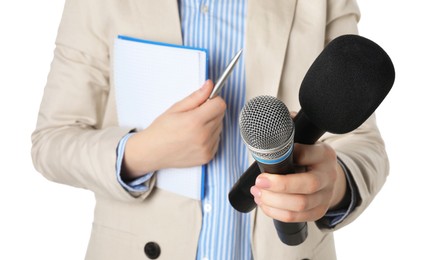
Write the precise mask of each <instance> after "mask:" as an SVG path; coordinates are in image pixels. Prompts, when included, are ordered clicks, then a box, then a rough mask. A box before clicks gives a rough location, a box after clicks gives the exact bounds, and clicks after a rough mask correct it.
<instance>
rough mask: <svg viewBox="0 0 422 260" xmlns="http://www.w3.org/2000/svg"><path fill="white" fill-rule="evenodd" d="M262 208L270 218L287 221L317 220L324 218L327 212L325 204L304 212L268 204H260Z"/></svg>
mask: <svg viewBox="0 0 422 260" xmlns="http://www.w3.org/2000/svg"><path fill="white" fill-rule="evenodd" d="M260 209H261V210H262V211H263V212H264V213H265V215H267V216H269V217H270V218H273V219H275V220H279V221H282V222H285V223H291V222H308V221H316V220H318V219H320V218H322V217H323V216H324V215H325V213H326V208H325V207H324V206H319V207H317V208H314V209H311V210H308V211H303V212H295V211H288V210H282V209H277V208H272V207H268V206H266V205H262V206H260Z"/></svg>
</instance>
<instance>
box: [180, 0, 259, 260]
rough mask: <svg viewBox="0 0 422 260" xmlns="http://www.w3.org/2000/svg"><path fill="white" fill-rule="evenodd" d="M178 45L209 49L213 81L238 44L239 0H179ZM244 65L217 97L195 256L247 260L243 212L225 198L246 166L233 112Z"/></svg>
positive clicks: (241, 98)
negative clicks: (214, 145)
mask: <svg viewBox="0 0 422 260" xmlns="http://www.w3.org/2000/svg"><path fill="white" fill-rule="evenodd" d="M180 14H181V15H180V17H181V24H182V34H183V44H184V45H186V46H192V47H200V48H206V49H208V51H209V78H210V79H212V80H213V81H214V82H215V81H216V80H217V78H218V77H219V76H220V75H221V73H222V72H223V70H224V68H225V66H226V65H227V64H228V63H229V61H230V59H231V58H232V57H233V56H234V54H235V53H236V52H237V51H238V50H239V49H241V48H243V47H244V37H245V35H244V32H245V20H246V19H245V17H246V1H245V0H199V1H198V0H180ZM245 89H246V87H245V69H244V59H243V58H241V59H240V60H239V63H238V64H237V65H236V67H235V69H234V71H233V73H232V74H231V76H230V77H229V79H228V81H227V83H226V85H225V87H224V88H223V90H222V93H221V96H222V97H223V98H224V99H225V101H226V103H227V111H226V115H225V118H224V122H223V124H224V125H223V132H222V134H221V142H220V146H219V150H218V152H217V154H216V156H215V158H214V160H212V161H211V162H210V163H209V164H208V167H207V175H206V192H205V198H204V200H203V202H202V209H203V224H202V230H201V233H200V238H199V244H198V252H197V259H198V260H200V259H219V260H220V259H251V249H250V248H251V246H250V223H249V222H250V220H249V214H243V213H239V212H237V211H236V210H234V209H233V208H232V207H231V206H230V203H229V202H228V198H227V196H228V193H229V191H230V189H231V187H232V186H233V184H234V183H235V182H236V181H237V180H238V179H239V177H240V175H241V174H242V173H243V172H244V171H245V170H246V168H247V167H248V158H247V149H246V147H245V145H244V144H243V142H242V139H241V137H240V134H239V133H240V132H239V126H238V117H239V112H240V110H241V108H242V107H243V105H244V103H245Z"/></svg>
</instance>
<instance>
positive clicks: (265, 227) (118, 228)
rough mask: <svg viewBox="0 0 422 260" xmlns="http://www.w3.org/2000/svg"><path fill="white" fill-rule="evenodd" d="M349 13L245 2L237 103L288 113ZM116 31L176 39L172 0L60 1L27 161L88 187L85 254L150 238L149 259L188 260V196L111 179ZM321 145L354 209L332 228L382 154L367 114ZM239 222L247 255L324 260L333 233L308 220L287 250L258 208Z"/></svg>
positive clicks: (197, 218)
mask: <svg viewBox="0 0 422 260" xmlns="http://www.w3.org/2000/svg"><path fill="white" fill-rule="evenodd" d="M358 19H359V10H358V7H357V4H356V3H355V0H312V1H303V0H248V14H247V33H246V35H247V36H246V49H245V58H246V77H247V98H248V99H249V98H251V97H253V96H257V95H262V94H270V95H276V96H278V97H279V98H280V99H281V100H283V101H284V102H285V103H286V105H287V106H288V107H289V108H290V109H291V110H296V111H298V110H299V103H298V89H299V86H300V83H301V81H302V78H303V76H304V74H305V73H306V71H307V69H308V67H309V66H310V64H311V63H312V62H313V60H314V59H315V57H316V56H317V55H318V54H319V53H320V52H321V50H322V49H323V47H324V45H325V44H326V43H327V42H329V41H330V40H332V39H333V38H335V37H336V36H339V35H342V34H349V33H352V34H355V33H357V20H358ZM117 34H124V35H129V36H133V37H141V38H146V39H150V40H155V41H163V42H169V43H177V44H180V43H182V37H181V30H180V20H179V13H178V6H177V1H176V0H123V1H122V0H68V1H66V5H65V9H64V13H63V18H62V21H61V24H60V28H59V31H58V36H57V42H56V43H57V48H56V49H55V56H54V60H53V62H52V65H51V72H50V74H49V76H48V81H47V85H46V87H45V92H44V97H43V100H42V103H41V107H40V111H39V118H38V123H37V126H36V130H35V131H34V133H33V135H32V141H33V149H32V157H33V162H34V165H35V167H36V169H37V170H38V171H39V172H41V173H42V174H43V175H44V176H45V177H46V178H48V179H49V180H52V181H55V182H59V183H64V184H67V185H71V186H74V187H81V188H85V189H89V190H91V191H93V192H94V193H95V196H96V207H95V217H94V221H93V227H92V235H91V239H90V243H89V246H88V250H87V254H86V259H99V260H106V259H113V260H116V259H125V260H132V259H137V260H139V259H148V257H147V256H146V254H145V253H144V247H145V245H146V244H147V243H148V242H151V241H153V242H155V243H157V244H158V246H159V247H160V249H161V255H160V258H159V259H195V255H196V246H197V241H198V236H199V232H200V228H201V205H200V203H199V202H198V201H195V200H191V199H188V198H185V197H181V196H178V195H175V194H172V193H169V192H166V191H163V190H159V189H157V188H154V182H155V179H154V178H152V180H151V181H150V182H149V183H148V185H149V190H148V191H147V192H145V193H143V194H142V195H141V196H139V197H137V198H134V197H133V196H131V195H130V194H129V193H128V192H126V191H125V190H124V189H123V188H122V187H121V186H120V185H119V184H118V182H117V181H116V173H115V163H116V147H117V144H118V142H119V140H120V139H121V138H122V136H124V135H125V134H126V133H128V131H129V130H130V129H124V128H120V127H118V126H117V120H116V107H115V100H114V99H115V96H114V86H113V71H112V63H113V40H114V38H115V37H116V35H117ZM140 114H142V111H140ZM323 140H324V141H326V142H329V143H330V144H331V145H332V146H333V147H335V149H336V150H337V153H338V155H339V156H340V157H341V158H342V160H343V161H344V162H345V163H346V164H347V166H348V168H349V169H350V170H351V172H352V174H353V178H354V180H355V182H356V184H357V186H358V190H359V196H360V200H359V203H358V206H357V207H356V209H355V210H354V211H353V212H352V214H350V216H348V218H347V219H346V220H345V221H343V222H342V223H341V224H339V225H337V227H335V229H338V228H341V227H342V226H344V225H346V224H348V223H350V222H351V221H353V220H354V219H355V218H356V217H357V216H359V215H360V214H361V213H362V211H363V210H364V209H365V208H366V207H367V206H368V204H369V203H370V202H371V200H372V199H373V197H374V196H375V194H376V193H377V192H378V191H379V189H380V188H381V186H382V185H383V183H384V181H385V179H386V176H387V174H388V161H387V156H386V154H385V149H384V145H383V141H382V139H381V136H380V134H379V132H378V129H377V127H376V123H375V118H374V117H371V118H370V119H369V120H368V121H367V122H366V123H365V124H364V125H362V126H361V127H360V128H359V129H357V130H356V131H354V132H353V133H350V134H346V135H342V136H331V135H325V136H324V138H323ZM251 218H252V223H253V225H252V227H251V228H252V250H253V256H254V259H257V260H268V259H323V260H329V259H335V252H334V242H333V236H332V231H333V230H320V229H318V228H317V227H316V225H315V224H314V223H308V226H309V236H308V239H307V240H306V241H305V242H304V243H303V244H301V245H299V246H294V247H290V246H286V245H284V244H282V243H281V242H280V240H279V239H278V237H277V235H276V233H275V229H274V226H273V223H272V220H271V219H269V218H268V217H266V216H265V215H264V214H263V213H262V212H261V211H260V210H257V211H254V212H253V213H252V214H251ZM368 232H370V230H369V231H368ZM149 249H151V248H149ZM152 249H153V248H152Z"/></svg>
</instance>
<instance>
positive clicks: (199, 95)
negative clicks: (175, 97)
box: [169, 80, 214, 112]
mask: <svg viewBox="0 0 422 260" xmlns="http://www.w3.org/2000/svg"><path fill="white" fill-rule="evenodd" d="M213 87H214V84H213V83H212V81H211V80H207V81H205V83H204V84H203V85H202V87H201V88H200V89H198V90H196V91H195V92H193V93H192V94H190V95H189V96H187V97H185V98H184V99H182V100H180V101H179V102H177V103H175V104H174V105H173V106H171V107H170V109H169V110H170V111H174V112H184V111H189V110H192V109H194V108H197V107H199V106H200V105H201V104H203V103H204V102H205V101H207V100H208V97H209V95H210V94H211V91H212V89H213Z"/></svg>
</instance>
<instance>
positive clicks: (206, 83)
mask: <svg viewBox="0 0 422 260" xmlns="http://www.w3.org/2000/svg"><path fill="white" fill-rule="evenodd" d="M208 84H210V83H209V80H207V81H205V83H204V84H203V85H202V87H201V88H200V90H204V89H206V87H207V86H208Z"/></svg>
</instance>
